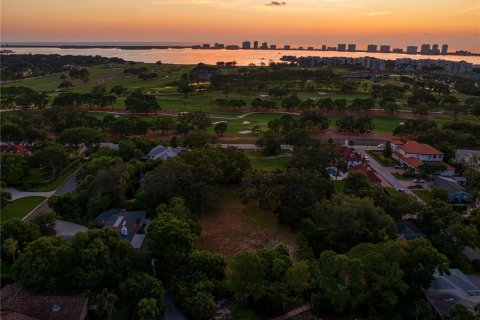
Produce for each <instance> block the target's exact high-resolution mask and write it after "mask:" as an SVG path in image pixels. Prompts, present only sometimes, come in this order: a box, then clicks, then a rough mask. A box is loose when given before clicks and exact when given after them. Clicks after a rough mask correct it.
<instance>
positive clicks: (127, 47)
mask: <svg viewBox="0 0 480 320" xmlns="http://www.w3.org/2000/svg"><path fill="white" fill-rule="evenodd" d="M5 48H58V49H120V50H152V49H160V50H168V49H193V50H207V51H209V50H229V51H239V50H242V51H293V52H296V51H301V52H338V53H343V52H345V53H354V52H364V53H367V54H368V53H372V54H373V53H385V54H402V55H405V56H423V54H420V53H417V54H410V53H407V52H392V51H390V52H380V51H376V52H370V51H367V50H355V51H338V50H322V49H318V48H314V49H308V48H303V49H299V48H291V49H285V48H275V49H271V48H265V49H253V48H251V49H243V48H235V49H229V48H215V47H210V48H202V47H200V48H198V47H195V46H194V45H70V44H69V45H56V44H55V45H53V44H52V45H50V44H11V43H7V44H1V45H0V50H1V49H5ZM429 56H432V55H429ZM435 56H436V57H439V59H440V58H441V57H448V56H458V57H472V56H475V57H478V56H480V53H468V54H457V53H454V52H452V53H447V54H443V55H442V54H438V55H435Z"/></svg>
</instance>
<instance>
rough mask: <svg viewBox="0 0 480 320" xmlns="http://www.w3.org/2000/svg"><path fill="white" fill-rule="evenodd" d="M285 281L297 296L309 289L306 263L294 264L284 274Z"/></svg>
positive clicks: (308, 270) (309, 277)
mask: <svg viewBox="0 0 480 320" xmlns="http://www.w3.org/2000/svg"><path fill="white" fill-rule="evenodd" d="M285 281H286V283H287V285H288V286H289V287H290V288H292V289H293V290H294V291H295V293H296V294H297V295H298V296H301V295H302V294H303V293H304V292H305V291H306V290H307V289H308V288H309V287H310V281H311V276H310V267H309V266H308V263H307V262H306V261H300V262H295V263H294V264H293V265H292V266H291V267H290V268H289V269H288V270H287V272H286V274H285Z"/></svg>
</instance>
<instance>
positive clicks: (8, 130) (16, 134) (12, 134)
mask: <svg viewBox="0 0 480 320" xmlns="http://www.w3.org/2000/svg"><path fill="white" fill-rule="evenodd" d="M0 130H1V135H2V139H3V140H4V141H9V142H10V141H11V142H14V143H19V142H22V141H23V140H24V132H23V129H22V127H20V126H19V125H17V124H14V123H11V122H7V123H2V127H1V128H0Z"/></svg>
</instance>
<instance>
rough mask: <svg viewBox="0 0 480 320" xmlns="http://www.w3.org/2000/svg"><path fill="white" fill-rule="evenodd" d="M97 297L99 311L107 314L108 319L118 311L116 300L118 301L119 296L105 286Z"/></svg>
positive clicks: (102, 314)
mask: <svg viewBox="0 0 480 320" xmlns="http://www.w3.org/2000/svg"><path fill="white" fill-rule="evenodd" d="M95 299H96V300H97V313H98V314H99V315H100V316H104V315H106V316H107V319H110V318H111V317H112V315H113V314H114V313H115V311H116V310H115V302H117V300H118V297H117V296H116V295H114V294H113V293H110V292H108V290H107V289H106V288H103V290H102V292H100V293H99V294H97V295H96V296H95Z"/></svg>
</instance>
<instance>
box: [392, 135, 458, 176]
mask: <svg viewBox="0 0 480 320" xmlns="http://www.w3.org/2000/svg"><path fill="white" fill-rule="evenodd" d="M390 145H391V146H392V151H393V153H392V158H393V159H395V160H397V161H398V162H400V163H401V164H402V165H404V166H406V167H408V168H410V169H412V170H414V171H416V172H418V171H419V170H420V167H421V166H422V164H424V163H430V164H443V165H444V166H445V168H446V169H445V170H444V171H442V172H439V174H440V175H442V176H453V175H454V174H455V168H453V167H452V166H450V165H449V164H447V163H445V162H443V155H444V154H443V152H441V151H439V150H437V149H435V148H434V147H432V146H430V145H428V144H425V143H419V142H417V141H415V140H407V141H405V142H404V141H402V140H391V141H390Z"/></svg>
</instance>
